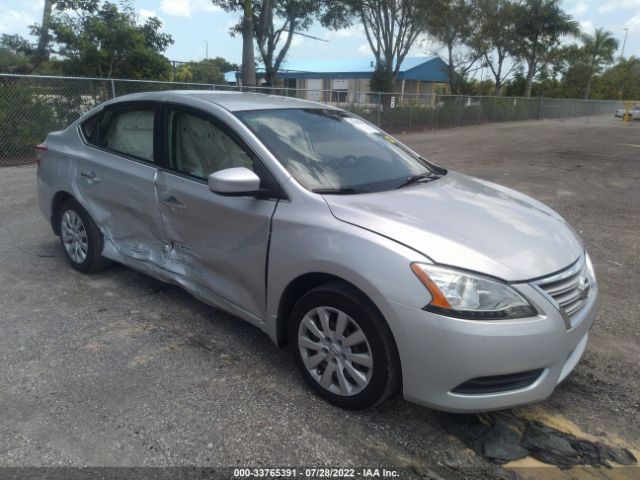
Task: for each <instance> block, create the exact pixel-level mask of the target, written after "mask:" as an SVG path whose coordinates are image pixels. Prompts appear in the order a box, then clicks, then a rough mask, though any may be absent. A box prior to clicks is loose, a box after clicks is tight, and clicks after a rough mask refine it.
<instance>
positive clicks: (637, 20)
mask: <svg viewBox="0 0 640 480" xmlns="http://www.w3.org/2000/svg"><path fill="white" fill-rule="evenodd" d="M624 26H625V27H626V28H628V29H629V31H630V32H632V33H636V32H638V33H640V13H638V15H635V16H633V17H631V18H630V19H629V20H628V21H627V23H625V24H624Z"/></svg>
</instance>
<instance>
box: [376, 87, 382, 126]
mask: <svg viewBox="0 0 640 480" xmlns="http://www.w3.org/2000/svg"><path fill="white" fill-rule="evenodd" d="M381 99H382V92H378V122H377V124H376V126H377V127H378V128H381V127H380V101H381Z"/></svg>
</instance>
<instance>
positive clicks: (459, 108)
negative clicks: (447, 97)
mask: <svg viewBox="0 0 640 480" xmlns="http://www.w3.org/2000/svg"><path fill="white" fill-rule="evenodd" d="M458 98H459V99H460V101H459V102H458V120H457V122H456V126H457V127H459V126H460V115H462V95H458Z"/></svg>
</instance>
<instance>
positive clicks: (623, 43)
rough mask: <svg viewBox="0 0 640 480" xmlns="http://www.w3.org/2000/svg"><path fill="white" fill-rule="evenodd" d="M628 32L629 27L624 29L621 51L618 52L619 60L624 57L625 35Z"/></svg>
mask: <svg viewBox="0 0 640 480" xmlns="http://www.w3.org/2000/svg"><path fill="white" fill-rule="evenodd" d="M628 34H629V29H628V28H625V29H624V41H623V42H622V52H621V53H620V61H621V62H622V60H623V59H624V47H625V46H626V45H627V35H628Z"/></svg>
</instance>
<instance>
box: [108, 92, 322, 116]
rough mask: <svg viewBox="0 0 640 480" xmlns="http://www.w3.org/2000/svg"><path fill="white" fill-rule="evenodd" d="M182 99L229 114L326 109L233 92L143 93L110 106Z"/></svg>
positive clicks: (264, 96) (308, 103)
mask: <svg viewBox="0 0 640 480" xmlns="http://www.w3.org/2000/svg"><path fill="white" fill-rule="evenodd" d="M184 97H191V98H196V99H199V100H204V101H206V102H209V103H213V104H216V105H218V106H220V107H222V108H224V109H226V110H229V111H231V112H237V111H242V110H267V109H277V108H327V109H333V107H331V106H329V105H323V104H320V103H316V102H310V101H308V100H300V99H298V98H291V97H284V96H281V95H266V94H263V93H250V92H234V91H210V90H167V91H162V92H144V93H134V94H131V95H123V96H122V97H117V98H115V99H113V100H112V101H111V102H109V103H111V104H114V103H120V102H125V101H149V100H153V101H171V100H174V101H178V102H179V101H180V100H182V99H183V98H184Z"/></svg>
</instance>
